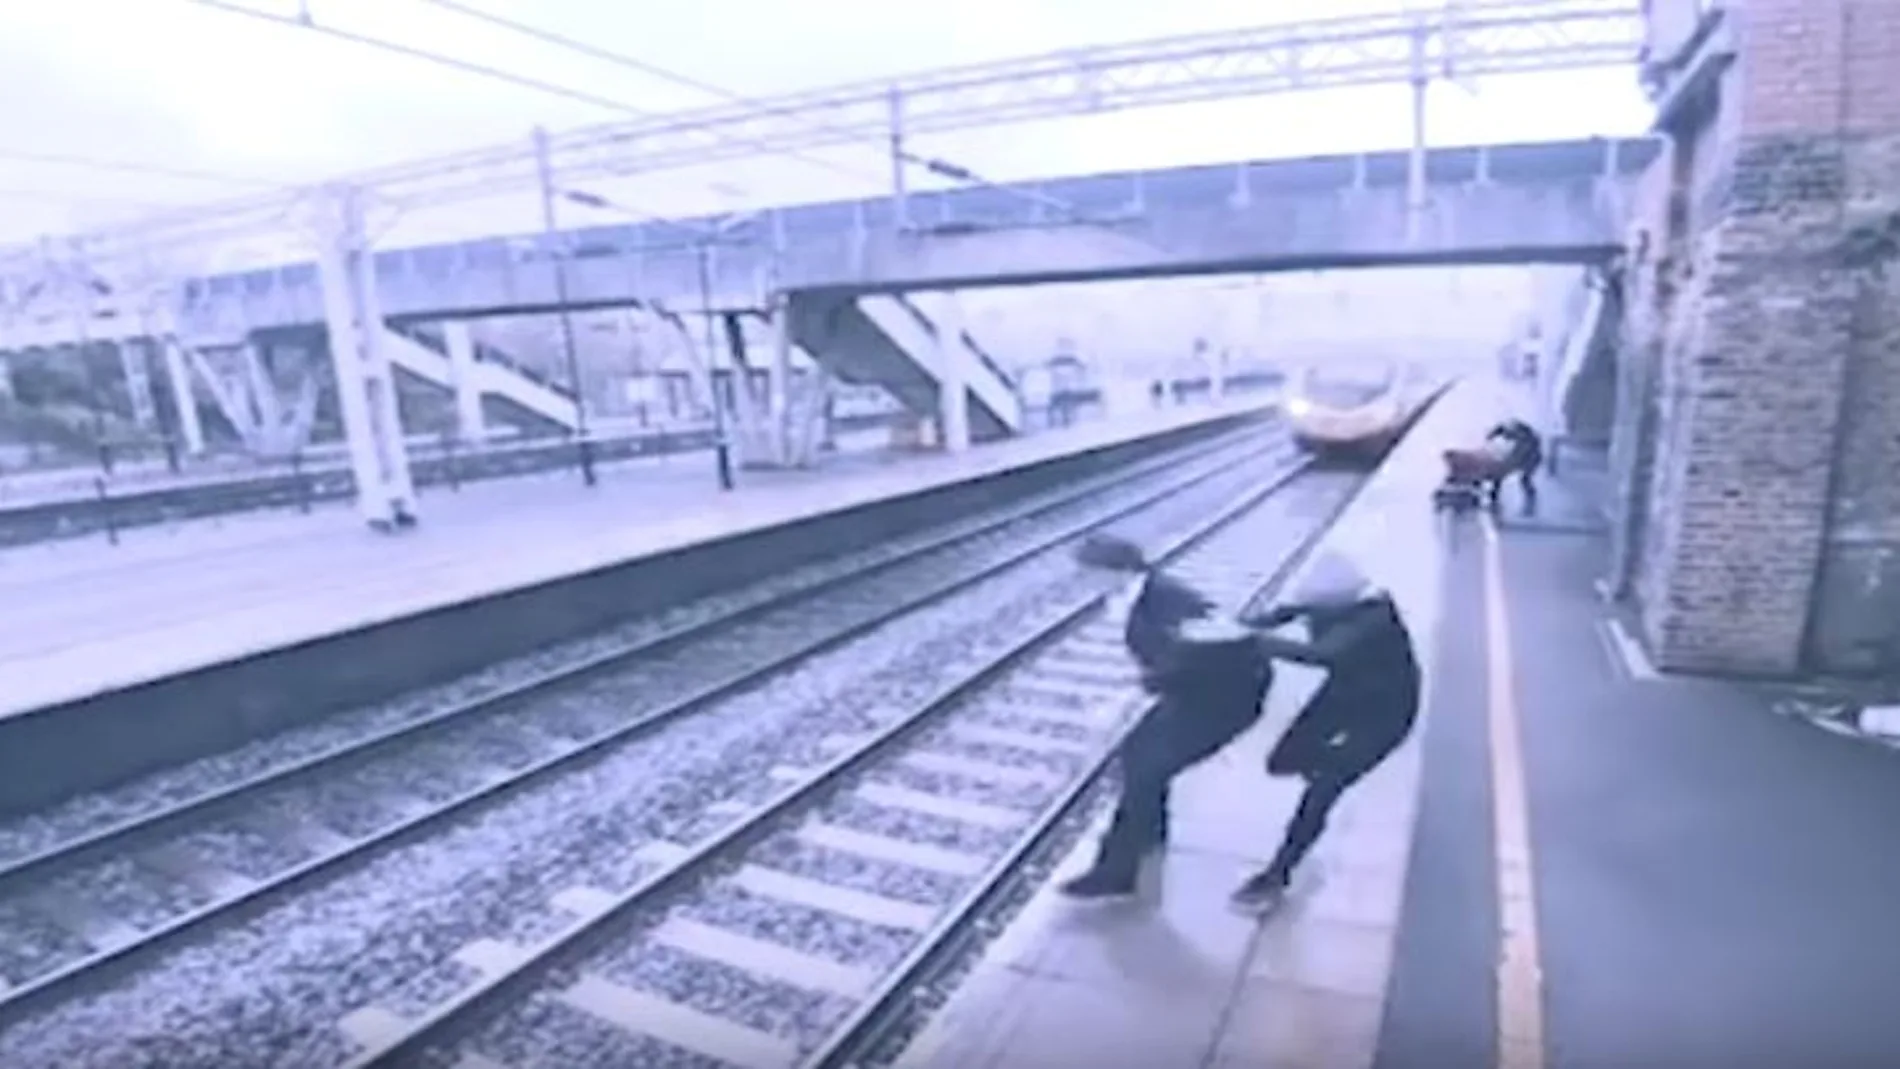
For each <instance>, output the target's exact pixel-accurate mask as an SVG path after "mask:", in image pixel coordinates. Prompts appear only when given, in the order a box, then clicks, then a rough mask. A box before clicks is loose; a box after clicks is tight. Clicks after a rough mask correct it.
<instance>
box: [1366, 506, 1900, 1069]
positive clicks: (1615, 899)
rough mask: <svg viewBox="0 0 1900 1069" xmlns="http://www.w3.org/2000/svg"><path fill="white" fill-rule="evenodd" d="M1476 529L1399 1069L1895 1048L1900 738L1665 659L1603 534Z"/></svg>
mask: <svg viewBox="0 0 1900 1069" xmlns="http://www.w3.org/2000/svg"><path fill="white" fill-rule="evenodd" d="M1461 534H1463V535H1466V536H1468V537H1465V538H1463V539H1461V541H1460V542H1459V544H1458V545H1457V546H1456V548H1455V549H1454V551H1453V553H1452V559H1451V561H1450V563H1449V567H1448V583H1449V584H1450V586H1451V587H1453V588H1455V589H1457V590H1460V591H1462V592H1463V593H1461V594H1456V595H1451V596H1454V597H1457V598H1458V599H1459V600H1460V601H1461V602H1463V603H1465V604H1468V605H1470V606H1471V616H1472V625H1471V626H1469V627H1464V628H1457V629H1452V628H1447V629H1446V631H1445V640H1446V642H1447V644H1448V645H1447V649H1446V650H1445V651H1443V653H1442V654H1441V658H1440V665H1441V675H1440V678H1439V680H1438V686H1439V688H1440V689H1441V691H1442V692H1443V693H1444V694H1445V695H1446V698H1447V700H1446V701H1444V702H1443V703H1442V704H1441V707H1442V709H1443V712H1441V714H1440V715H1439V717H1438V719H1437V720H1436V721H1435V722H1434V723H1433V724H1432V726H1431V732H1430V734H1429V735H1428V737H1427V739H1426V740H1425V761H1426V774H1425V786H1424V791H1423V796H1422V799H1421V808H1420V820H1419V826H1418V836H1417V839H1416V840H1415V842H1414V846H1413V852H1414V857H1415V859H1416V860H1415V862H1414V865H1413V871H1412V876H1413V885H1412V887H1411V888H1410V890H1409V894H1408V899H1407V903H1406V913H1405V919H1404V931H1403V935H1402V936H1401V940H1400V953H1399V956H1398V966H1397V971H1396V973H1395V976H1394V984H1393V988H1392V992H1391V995H1390V996H1389V998H1390V1003H1391V1007H1390V1014H1389V1016H1388V1019H1387V1022H1386V1027H1385V1032H1384V1036H1383V1046H1382V1057H1381V1059H1380V1064H1381V1065H1382V1066H1392V1067H1409V1066H1415V1065H1438V1064H1444V1065H1454V1064H1480V1063H1481V1062H1480V1059H1483V1058H1487V1057H1495V1052H1496V1050H1497V1049H1498V1048H1499V1046H1500V1045H1501V1044H1502V1043H1503V1042H1504V1040H1503V1039H1502V1038H1501V1037H1502V1036H1508V1035H1509V1034H1510V1033H1511V1031H1512V1030H1513V1028H1516V1029H1518V1030H1519V1031H1520V1032H1522V1031H1526V1030H1528V1031H1531V1032H1532V1033H1533V1034H1532V1035H1531V1036H1529V1037H1527V1041H1535V1043H1536V1049H1539V1050H1541V1051H1542V1052H1543V1059H1542V1064H1547V1065H1552V1066H1557V1067H1561V1069H1623V1067H1627V1066H1669V1067H1671V1069H1705V1067H1706V1069H1717V1067H1727V1069H1747V1067H1754V1066H1763V1067H1770V1066H1773V1067H1780V1066H1807V1065H1812V1066H1828V1067H1841V1069H1849V1067H1852V1069H1859V1067H1873V1066H1891V1065H1896V1064H1900V1014H1895V1013H1894V1012H1893V1008H1892V1006H1893V993H1894V992H1895V991H1897V990H1900V910H1896V908H1895V903H1896V902H1900V851H1896V850H1895V849H1894V848H1893V845H1892V844H1893V838H1894V815H1895V814H1896V813H1900V755H1896V754H1895V753H1893V752H1892V751H1890V750H1887V749H1885V748H1880V747H1873V746H1869V745H1866V744H1864V743H1861V742H1859V741H1858V740H1854V739H1850V738H1842V737H1839V736H1836V735H1833V734H1829V733H1827V732H1822V731H1816V730H1814V729H1813V728H1812V727H1811V726H1810V725H1807V724H1805V723H1802V722H1801V721H1799V720H1796V719H1791V718H1787V717H1783V716H1779V715H1777V714H1776V713H1775V712H1774V711H1773V709H1772V708H1771V705H1772V697H1773V691H1771V690H1769V689H1767V688H1755V687H1748V686H1744V685H1740V684H1731V683H1724V682H1720V681H1714V680H1700V679H1687V678H1676V677H1669V676H1662V675H1659V674H1657V673H1656V672H1654V670H1653V669H1651V668H1650V667H1649V665H1648V663H1647V662H1646V660H1645V659H1644V658H1643V657H1642V655H1641V653H1640V650H1638V649H1636V648H1634V647H1633V645H1632V644H1629V643H1627V642H1625V641H1624V640H1622V639H1621V638H1620V637H1619V635H1618V634H1617V633H1616V632H1615V631H1614V629H1613V628H1612V613H1611V611H1610V609H1609V608H1608V607H1607V606H1605V605H1603V604H1602V603H1601V602H1600V600H1599V599H1598V597H1597V596H1596V594H1595V591H1594V583H1595V580H1596V579H1597V578H1598V577H1599V576H1600V575H1601V572H1602V569H1603V567H1604V566H1605V563H1606V561H1607V556H1608V547H1607V543H1606V539H1605V538H1604V537H1603V536H1601V535H1595V534H1583V535H1577V536H1572V537H1564V538H1556V537H1550V536H1549V535H1548V533H1547V532H1532V531H1513V530H1511V529H1509V528H1503V529H1499V528H1498V527H1495V526H1489V525H1487V526H1483V527H1479V526H1474V527H1473V528H1471V529H1470V530H1468V531H1464V532H1461ZM1479 617H1483V618H1484V620H1485V623H1484V625H1483V626H1479V624H1478V618H1479ZM1501 712H1503V713H1509V714H1511V718H1512V719H1513V720H1515V721H1516V723H1517V728H1516V730H1515V731H1514V732H1510V733H1507V734H1515V736H1516V738H1515V739H1500V737H1499V733H1498V731H1497V725H1496V723H1495V721H1496V720H1497V719H1498V717H1499V715H1500V713H1501ZM1513 770H1515V771H1513ZM1513 780H1515V781H1516V783H1515V785H1513V783H1512V781H1513ZM1487 784H1488V786H1489V789H1488V790H1487V789H1486V786H1487ZM1509 825H1516V826H1517V831H1516V832H1515V833H1513V832H1512V831H1510V830H1509V828H1508V827H1507V826H1509ZM1511 839H1516V840H1517V841H1516V842H1515V843H1512V842H1510V841H1509V840H1511ZM1513 854H1515V855H1516V856H1515V857H1514V856H1512V855H1513ZM1428 859H1429V860H1428ZM1516 866H1521V867H1522V870H1523V871H1524V872H1528V873H1530V874H1531V875H1532V879H1530V880H1529V881H1525V880H1524V879H1522V877H1521V876H1513V875H1510V874H1509V871H1508V870H1510V869H1511V868H1513V867H1516ZM1512 884H1514V885H1515V888H1514V890H1513V889H1512V888H1511V887H1509V886H1507V885H1512ZM1513 899H1516V901H1515V902H1513ZM1506 933H1508V934H1506ZM1514 953H1515V954H1518V955H1519V956H1520V957H1521V958H1527V959H1528V960H1524V961H1522V964H1521V966H1519V967H1518V968H1516V969H1515V970H1514V969H1513V968H1512V967H1511V966H1509V965H1508V962H1509V960H1510V959H1511V958H1512V956H1513V954H1514ZM1500 961H1504V962H1506V963H1507V964H1506V965H1505V966H1502V967H1501V966H1500V964H1499V963H1500ZM1514 971H1515V972H1516V973H1517V975H1516V976H1515V977H1512V976H1511V975H1510V974H1511V973H1513V972H1514ZM1540 977H1541V982H1537V981H1538V978H1540ZM1494 984H1495V985H1496V986H1498V987H1500V988H1502V989H1504V991H1506V992H1507V993H1508V995H1509V996H1510V997H1506V998H1500V999H1496V1000H1494V999H1493V998H1492V997H1491V990H1492V986H1493V985H1494ZM1527 1025H1528V1026H1530V1027H1529V1028H1528V1029H1526V1026H1527ZM1482 1064H1490V1063H1489V1062H1483V1063H1482ZM1525 1064H1529V1063H1525Z"/></svg>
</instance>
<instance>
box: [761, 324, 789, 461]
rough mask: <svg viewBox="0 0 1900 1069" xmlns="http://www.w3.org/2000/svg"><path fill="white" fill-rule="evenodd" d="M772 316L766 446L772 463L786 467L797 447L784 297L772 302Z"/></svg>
mask: <svg viewBox="0 0 1900 1069" xmlns="http://www.w3.org/2000/svg"><path fill="white" fill-rule="evenodd" d="M771 315H772V319H771V327H772V366H771V367H770V368H769V369H768V371H767V373H766V375H767V379H766V388H767V391H768V393H769V394H770V396H769V398H768V399H767V407H768V408H769V410H770V413H771V414H770V417H769V418H768V419H767V423H768V424H769V425H770V427H771V431H770V434H771V440H770V444H769V446H768V449H769V450H770V454H771V459H772V462H773V463H775V464H777V465H779V466H780V467H789V466H791V465H792V464H793V463H794V462H795V459H796V458H795V457H794V453H795V452H796V450H795V449H794V443H793V435H792V414H791V384H792V328H791V322H790V321H791V316H790V314H789V313H788V311H787V309H786V307H785V298H783V297H780V298H778V299H777V300H775V301H774V302H773V304H772V311H771Z"/></svg>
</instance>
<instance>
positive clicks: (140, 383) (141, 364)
mask: <svg viewBox="0 0 1900 1069" xmlns="http://www.w3.org/2000/svg"><path fill="white" fill-rule="evenodd" d="M116 348H117V349H118V350H119V368H120V370H122V371H124V372H125V392H126V393H127V394H128V395H130V396H131V398H132V422H133V423H135V424H137V425H138V427H139V429H140V430H151V429H152V428H153V427H156V426H157V425H158V400H157V398H155V397H154V396H153V394H152V369H151V365H150V364H148V363H147V362H146V348H145V343H144V342H142V341H140V340H138V339H135V338H122V339H120V340H119V342H118V344H117V346H116Z"/></svg>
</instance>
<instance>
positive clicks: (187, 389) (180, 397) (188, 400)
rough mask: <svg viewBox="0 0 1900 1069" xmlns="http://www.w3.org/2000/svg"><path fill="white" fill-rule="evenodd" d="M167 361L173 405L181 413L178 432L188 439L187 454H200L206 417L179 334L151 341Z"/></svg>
mask: <svg viewBox="0 0 1900 1069" xmlns="http://www.w3.org/2000/svg"><path fill="white" fill-rule="evenodd" d="M151 344H152V345H154V346H156V347H157V349H158V353H159V357H160V358H161V359H162V360H164V362H165V384H166V385H167V386H169V387H170V388H171V393H172V408H173V410H174V411H175V412H176V413H177V415H178V436H179V437H180V438H182V439H184V447H185V452H186V454H188V455H190V456H197V455H198V454H200V453H203V452H204V451H205V428H204V421H202V420H200V419H199V418H198V391H197V385H196V383H194V382H193V381H192V377H191V366H190V365H189V364H187V363H186V362H185V351H184V349H183V348H182V347H181V346H180V344H179V341H178V339H177V338H160V339H158V340H155V341H153V342H152V343H151Z"/></svg>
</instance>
